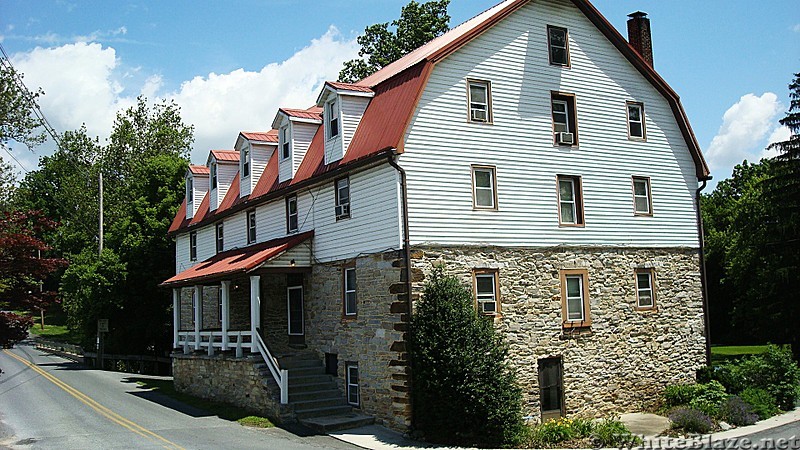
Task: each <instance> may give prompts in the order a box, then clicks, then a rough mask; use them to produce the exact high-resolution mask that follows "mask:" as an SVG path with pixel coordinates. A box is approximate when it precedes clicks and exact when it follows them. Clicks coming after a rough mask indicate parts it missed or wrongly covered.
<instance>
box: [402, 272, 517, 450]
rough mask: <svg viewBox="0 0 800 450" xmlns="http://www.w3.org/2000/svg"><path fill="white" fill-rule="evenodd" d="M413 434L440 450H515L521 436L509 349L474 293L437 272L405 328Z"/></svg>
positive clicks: (451, 278)
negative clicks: (454, 448) (442, 448)
mask: <svg viewBox="0 0 800 450" xmlns="http://www.w3.org/2000/svg"><path fill="white" fill-rule="evenodd" d="M409 341H410V348H411V352H410V354H411V358H412V359H411V361H412V365H413V371H412V376H413V384H414V390H413V391H412V396H413V397H412V400H413V405H414V416H413V417H414V424H413V425H414V428H415V429H416V430H418V431H420V432H422V434H423V435H424V436H425V438H426V439H428V440H430V441H432V442H437V443H444V444H457V445H471V446H474V445H477V446H492V447H498V446H515V445H517V444H519V443H520V442H521V441H522V440H523V439H524V438H525V433H526V432H527V427H526V426H525V424H524V422H523V419H522V390H521V389H520V388H519V386H518V385H517V381H516V374H515V373H514V371H513V370H512V369H511V367H510V366H509V364H508V362H507V358H506V357H507V355H508V346H507V344H506V342H505V340H504V339H503V335H502V334H500V333H498V332H497V331H496V330H495V328H494V323H493V321H492V320H487V319H486V318H485V317H481V316H479V315H478V313H477V311H476V310H475V307H474V305H473V299H472V291H471V290H470V289H469V288H468V287H466V286H464V285H462V284H461V282H460V281H459V280H458V279H456V278H455V277H452V276H445V275H444V269H443V268H442V267H436V268H434V270H433V273H432V274H431V277H430V278H429V280H428V281H427V283H426V284H425V289H424V292H423V296H422V300H421V301H420V302H419V303H418V306H417V308H416V312H415V313H414V315H413V317H412V321H411V336H410V339H409Z"/></svg>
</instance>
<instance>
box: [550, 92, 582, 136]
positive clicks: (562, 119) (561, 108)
mask: <svg viewBox="0 0 800 450" xmlns="http://www.w3.org/2000/svg"><path fill="white" fill-rule="evenodd" d="M550 101H551V109H552V115H553V142H554V143H555V144H556V145H578V118H577V114H576V113H575V96H574V95H572V94H564V93H559V92H551V94H550Z"/></svg>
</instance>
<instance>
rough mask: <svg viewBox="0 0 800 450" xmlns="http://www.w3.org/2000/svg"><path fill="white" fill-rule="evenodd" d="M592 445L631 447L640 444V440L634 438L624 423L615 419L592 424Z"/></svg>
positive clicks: (637, 437)
mask: <svg viewBox="0 0 800 450" xmlns="http://www.w3.org/2000/svg"><path fill="white" fill-rule="evenodd" d="M592 443H593V444H594V445H595V447H618V448H622V447H629V448H630V447H632V446H638V445H641V444H642V438H640V437H639V436H634V435H633V433H631V430H629V429H628V427H626V426H625V424H624V423H622V422H621V421H619V420H617V419H603V420H601V421H599V422H597V423H595V424H594V430H593V431H592Z"/></svg>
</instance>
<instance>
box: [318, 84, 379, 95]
mask: <svg viewBox="0 0 800 450" xmlns="http://www.w3.org/2000/svg"><path fill="white" fill-rule="evenodd" d="M325 84H327V85H328V86H330V87H332V88H334V89H336V90H340V91H353V92H367V93H370V92H373V91H372V89H370V88H369V87H368V86H360V85H358V84H353V83H340V82H338V81H326V82H325Z"/></svg>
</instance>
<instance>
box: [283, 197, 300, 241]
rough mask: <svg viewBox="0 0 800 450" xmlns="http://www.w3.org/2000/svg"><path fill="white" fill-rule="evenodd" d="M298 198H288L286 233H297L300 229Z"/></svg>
mask: <svg viewBox="0 0 800 450" xmlns="http://www.w3.org/2000/svg"><path fill="white" fill-rule="evenodd" d="M298 226H299V225H298V214H297V196H296V195H290V196H288V197H286V233H287V234H290V233H297V229H298Z"/></svg>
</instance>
